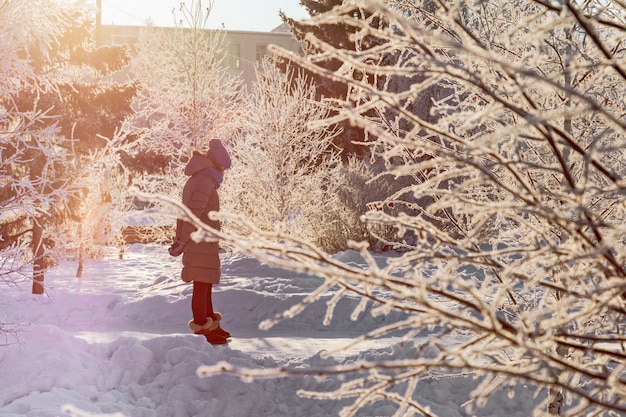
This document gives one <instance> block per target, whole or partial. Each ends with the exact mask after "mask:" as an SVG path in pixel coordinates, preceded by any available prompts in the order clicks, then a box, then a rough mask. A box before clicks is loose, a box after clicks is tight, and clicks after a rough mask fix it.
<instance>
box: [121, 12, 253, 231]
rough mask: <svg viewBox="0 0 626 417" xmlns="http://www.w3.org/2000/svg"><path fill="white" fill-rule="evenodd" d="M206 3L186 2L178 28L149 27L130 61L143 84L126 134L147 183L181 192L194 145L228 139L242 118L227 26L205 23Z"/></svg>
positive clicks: (139, 180)
mask: <svg viewBox="0 0 626 417" xmlns="http://www.w3.org/2000/svg"><path fill="white" fill-rule="evenodd" d="M205 4H207V6H206V8H203V2H202V1H200V0H193V1H191V2H189V3H186V2H181V4H180V8H179V9H178V10H177V11H174V20H175V27H174V28H173V29H172V28H168V29H163V28H155V27H151V26H148V27H147V28H145V29H144V30H143V31H142V33H141V35H140V40H139V43H138V45H137V55H136V56H135V57H133V60H132V63H131V72H132V74H133V77H134V78H135V79H136V80H137V81H138V83H139V85H140V89H139V91H138V95H137V98H136V100H135V102H134V103H133V108H134V109H135V111H136V112H135V114H134V116H133V117H132V118H130V119H129V120H128V121H127V123H126V126H125V129H124V131H123V134H122V135H121V139H122V142H124V143H125V146H126V149H127V150H128V151H127V152H128V155H129V159H128V160H127V163H126V166H127V167H128V168H129V169H131V170H133V171H135V172H139V175H135V176H134V182H135V184H136V185H138V186H139V187H140V188H141V189H143V190H145V191H149V192H154V193H161V194H169V195H172V196H173V195H178V194H179V193H180V190H182V185H183V183H184V180H185V177H184V175H182V168H183V167H184V164H185V163H186V161H187V160H188V158H189V157H190V156H191V153H192V151H193V150H200V151H205V150H206V149H207V147H208V143H209V141H210V140H211V139H214V138H220V139H222V140H223V141H225V143H227V146H229V145H228V142H229V141H230V138H231V137H232V135H233V133H234V130H235V129H236V128H237V125H238V123H239V121H240V120H239V118H240V105H241V104H240V102H241V98H240V95H241V85H242V81H241V79H240V78H239V77H236V76H233V75H231V74H230V73H229V72H228V67H227V61H226V53H227V47H226V46H227V45H226V43H225V33H224V31H223V29H209V28H207V27H206V22H207V19H208V17H209V15H210V13H211V10H212V7H213V1H209V2H205ZM143 174H145V175H143ZM156 177H159V178H158V180H157V179H156ZM166 222H169V220H166ZM169 238H171V236H169Z"/></svg>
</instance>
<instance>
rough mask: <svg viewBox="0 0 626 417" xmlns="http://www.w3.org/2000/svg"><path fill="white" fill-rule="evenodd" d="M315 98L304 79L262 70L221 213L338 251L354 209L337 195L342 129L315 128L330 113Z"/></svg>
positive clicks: (244, 115)
mask: <svg viewBox="0 0 626 417" xmlns="http://www.w3.org/2000/svg"><path fill="white" fill-rule="evenodd" d="M315 97H316V93H315V87H314V86H313V85H311V83H310V82H309V80H307V79H306V78H305V77H295V80H294V81H293V83H292V82H290V80H289V77H288V76H287V75H285V74H283V73H281V72H279V71H278V70H277V69H276V67H274V66H273V65H272V64H270V63H269V62H268V61H265V62H263V64H262V65H261V66H260V67H259V68H258V70H257V82H255V84H254V86H253V89H252V93H251V94H250V95H249V97H248V100H247V102H246V106H245V108H244V110H243V113H242V115H241V120H242V121H245V123H242V124H241V129H240V132H239V134H238V135H237V137H236V138H235V140H234V142H233V144H234V146H233V147H232V150H231V153H232V157H233V160H234V165H233V168H232V169H231V170H230V171H229V172H228V173H227V175H228V179H227V181H226V182H225V185H224V191H223V195H224V209H225V210H228V211H231V212H233V213H245V216H246V217H247V218H248V219H249V220H250V221H251V222H252V223H253V224H255V225H256V226H257V227H258V228H260V229H262V230H265V231H280V230H282V231H284V232H285V233H287V234H290V235H293V236H299V237H300V238H303V239H307V240H309V241H312V242H315V243H316V244H318V245H320V246H325V247H327V248H333V249H336V247H337V245H338V243H339V242H337V238H338V237H339V236H342V235H343V236H344V238H343V239H342V242H341V243H340V245H342V246H343V245H345V241H346V237H345V236H346V235H347V234H348V233H347V231H343V233H342V228H343V227H344V224H343V223H342V222H341V221H340V213H342V212H345V211H347V210H350V209H348V208H346V207H345V206H344V204H343V202H342V201H341V200H340V199H339V198H338V197H339V195H338V193H339V190H340V189H341V188H343V187H344V186H345V181H344V175H343V171H344V170H343V167H342V162H341V159H340V157H339V153H338V152H333V151H332V149H331V148H332V146H331V143H332V141H333V139H334V138H335V136H336V135H337V133H339V132H337V131H336V130H335V131H334V130H332V129H328V128H327V127H325V126H321V125H317V126H316V125H315V123H317V122H319V121H321V120H323V119H325V118H326V117H327V116H328V112H329V109H328V106H327V105H325V104H324V103H320V102H319V101H316V100H315ZM350 211H351V210H350ZM331 213H332V214H331ZM226 227H228V226H226Z"/></svg>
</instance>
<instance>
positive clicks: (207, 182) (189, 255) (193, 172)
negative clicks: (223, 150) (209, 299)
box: [176, 154, 223, 284]
mask: <svg viewBox="0 0 626 417" xmlns="http://www.w3.org/2000/svg"><path fill="white" fill-rule="evenodd" d="M210 168H213V172H215V169H217V170H218V172H222V171H223V170H221V169H220V167H218V166H217V164H216V163H215V162H213V161H212V160H211V159H209V158H207V157H205V156H204V155H200V154H194V155H193V156H192V157H191V159H190V160H189V163H188V164H187V166H186V167H185V175H189V176H190V178H189V179H188V180H187V182H186V184H185V187H184V188H183V204H185V205H186V206H187V207H189V209H191V211H192V212H193V214H195V215H196V216H197V217H198V218H199V219H200V220H201V221H202V222H204V223H206V224H208V225H209V226H211V227H212V228H213V229H216V230H219V228H220V224H219V222H218V221H215V220H210V219H209V212H211V211H219V209H220V200H219V196H218V194H217V187H219V184H216V180H215V179H212V176H211V175H210V171H211V170H210ZM195 230H196V227H195V226H193V225H192V224H191V223H189V222H186V221H183V220H180V219H179V220H178V221H177V223H176V238H177V239H178V240H180V241H181V242H182V243H183V244H184V245H185V248H184V250H183V271H182V279H183V281H185V282H190V281H199V282H206V283H211V284H217V283H219V280H220V258H219V244H218V242H194V241H193V239H191V236H190V235H191V233H193V232H194V231H195Z"/></svg>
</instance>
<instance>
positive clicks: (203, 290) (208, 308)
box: [191, 281, 215, 326]
mask: <svg viewBox="0 0 626 417" xmlns="http://www.w3.org/2000/svg"><path fill="white" fill-rule="evenodd" d="M212 291H213V284H207V283H205V282H197V281H194V282H193V294H192V295H191V312H192V313H193V321H194V322H195V323H196V324H199V325H201V326H202V325H204V324H205V323H206V322H207V318H208V317H210V318H211V319H215V314H214V312H213V300H212V299H211V293H212Z"/></svg>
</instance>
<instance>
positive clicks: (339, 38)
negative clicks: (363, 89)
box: [276, 0, 382, 154]
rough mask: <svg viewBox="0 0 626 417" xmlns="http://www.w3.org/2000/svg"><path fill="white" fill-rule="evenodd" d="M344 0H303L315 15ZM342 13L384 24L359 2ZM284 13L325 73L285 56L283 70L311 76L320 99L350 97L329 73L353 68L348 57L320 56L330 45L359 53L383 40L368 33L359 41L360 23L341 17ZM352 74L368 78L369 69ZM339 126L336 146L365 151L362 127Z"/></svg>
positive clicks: (364, 21)
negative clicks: (339, 19) (300, 18)
mask: <svg viewBox="0 0 626 417" xmlns="http://www.w3.org/2000/svg"><path fill="white" fill-rule="evenodd" d="M342 3H343V0H302V1H301V2H300V4H301V5H302V6H303V7H305V8H306V9H307V12H308V13H309V15H310V16H311V17H316V16H321V15H323V14H325V13H328V12H330V11H331V10H333V9H334V8H335V7H336V6H341V5H342ZM342 13H344V14H345V15H350V16H353V17H357V18H358V22H359V23H360V24H362V25H365V26H369V27H372V28H377V27H378V26H379V25H381V23H382V22H381V20H380V19H379V18H378V17H376V16H373V15H372V14H371V13H370V12H368V11H367V10H366V9H362V8H360V7H358V5H354V6H353V7H349V8H347V9H344V10H343V11H342ZM280 16H281V19H282V20H283V22H285V23H287V24H288V25H289V27H290V28H291V33H292V34H293V36H294V38H296V39H297V40H299V41H301V42H303V43H304V44H305V55H307V56H316V65H317V66H318V69H320V70H322V71H323V72H312V71H310V69H309V68H302V67H300V66H298V64H297V63H296V64H293V63H291V62H287V61H286V60H285V59H284V58H278V57H277V58H276V60H277V61H278V63H279V65H280V66H281V67H282V68H283V71H285V72H287V73H289V74H290V76H291V77H297V76H302V75H304V76H305V77H306V78H308V79H311V80H312V81H313V83H314V84H315V86H316V91H317V96H316V98H317V99H318V100H325V101H328V102H330V103H334V102H340V101H344V100H348V99H349V92H350V91H349V87H348V86H346V84H345V83H342V82H338V81H337V80H335V79H333V78H330V77H328V76H327V74H330V73H334V72H337V71H341V70H342V67H344V68H346V70H348V71H351V70H350V69H349V68H350V67H348V66H346V59H341V58H338V57H337V56H330V55H327V56H324V57H321V58H320V57H319V54H320V52H321V51H323V50H326V49H327V48H331V49H333V50H337V51H342V52H343V53H347V52H349V51H354V52H356V51H360V50H363V49H369V48H371V47H373V46H375V45H377V44H378V43H379V42H381V40H380V39H379V38H377V37H376V36H374V35H368V36H366V37H362V38H360V39H359V40H358V41H355V38H354V36H353V35H354V34H355V33H357V32H359V31H361V30H362V28H361V27H360V25H359V24H353V25H348V24H346V23H338V22H337V20H334V21H333V20H329V21H322V22H317V23H312V22H311V21H296V20H294V19H292V18H289V17H288V16H286V15H285V13H284V12H280ZM307 35H312V36H307ZM292 65H293V66H292ZM296 74H298V75H296ZM351 75H353V76H354V77H356V78H363V77H367V74H366V72H364V71H362V70H359V71H357V72H355V73H354V74H351ZM337 127H340V128H341V130H342V131H343V132H342V134H340V135H339V136H337V138H336V139H335V140H334V142H333V143H334V145H335V146H338V147H339V148H341V149H342V150H343V152H344V154H349V153H363V152H365V150H366V148H365V147H362V146H358V145H357V143H360V142H363V141H364V140H365V138H364V134H363V131H362V129H360V128H358V127H355V126H353V125H351V124H350V123H348V122H346V121H344V122H341V123H339V124H338V126H337Z"/></svg>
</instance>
